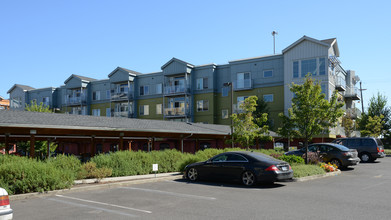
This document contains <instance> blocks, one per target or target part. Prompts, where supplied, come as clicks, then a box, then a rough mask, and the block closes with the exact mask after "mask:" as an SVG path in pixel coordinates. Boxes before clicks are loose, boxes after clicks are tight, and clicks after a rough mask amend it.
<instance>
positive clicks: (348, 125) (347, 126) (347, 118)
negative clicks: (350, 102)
mask: <svg viewBox="0 0 391 220" xmlns="http://www.w3.org/2000/svg"><path fill="white" fill-rule="evenodd" d="M355 124H356V122H355V121H353V120H352V116H351V115H350V114H349V113H348V114H346V115H344V116H343V117H342V126H343V128H344V130H345V135H346V137H351V136H352V133H353V132H354V131H355V130H356V129H355V127H356V126H355Z"/></svg>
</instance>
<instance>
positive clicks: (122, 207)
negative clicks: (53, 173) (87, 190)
mask: <svg viewBox="0 0 391 220" xmlns="http://www.w3.org/2000/svg"><path fill="white" fill-rule="evenodd" d="M56 196H57V197H61V198H67V199H73V200H78V201H82V202H89V203H94V204H99V205H105V206H111V207H116V208H121V209H128V210H132V211H138V212H144V213H148V214H150V213H152V212H151V211H147V210H142V209H135V208H130V207H125V206H120V205H114V204H109V203H104V202H97V201H92V200H86V199H79V198H75V197H69V196H63V195H56Z"/></svg>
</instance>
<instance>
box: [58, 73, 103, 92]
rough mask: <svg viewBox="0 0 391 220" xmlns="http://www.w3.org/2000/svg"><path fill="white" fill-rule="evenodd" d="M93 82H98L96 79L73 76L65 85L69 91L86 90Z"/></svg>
mask: <svg viewBox="0 0 391 220" xmlns="http://www.w3.org/2000/svg"><path fill="white" fill-rule="evenodd" d="M92 81H96V79H93V78H89V77H85V76H79V75H75V74H72V75H71V76H70V77H69V78H68V79H67V80H65V82H64V84H65V88H67V89H76V88H86V87H87V85H88V84H89V83H90V82H92Z"/></svg>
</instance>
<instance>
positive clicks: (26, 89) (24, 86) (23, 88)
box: [7, 84, 35, 93]
mask: <svg viewBox="0 0 391 220" xmlns="http://www.w3.org/2000/svg"><path fill="white" fill-rule="evenodd" d="M16 87H18V88H21V89H22V90H23V91H30V90H33V89H35V88H33V87H31V86H26V85H20V84H15V85H13V86H12V87H11V88H10V89H9V90H8V92H7V93H11V92H12V90H14V89H15V88H16Z"/></svg>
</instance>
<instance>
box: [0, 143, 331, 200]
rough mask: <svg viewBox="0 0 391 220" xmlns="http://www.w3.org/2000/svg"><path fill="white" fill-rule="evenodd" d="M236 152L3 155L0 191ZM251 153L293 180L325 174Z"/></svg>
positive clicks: (178, 167)
mask: <svg viewBox="0 0 391 220" xmlns="http://www.w3.org/2000/svg"><path fill="white" fill-rule="evenodd" d="M238 150H243V149H240V148H226V149H207V150H204V151H198V152H197V153H195V154H190V153H181V152H179V151H177V150H165V151H152V152H143V151H118V152H115V153H110V154H101V155H97V156H95V157H93V158H91V160H90V161H89V162H87V163H81V162H80V161H79V160H78V159H77V158H76V157H74V156H65V155H58V156H57V157H55V158H50V159H49V160H44V161H39V160H33V159H29V158H26V157H18V156H9V155H5V156H1V157H0V187H2V188H5V189H6V190H7V191H8V193H9V194H11V195H12V194H21V193H30V192H44V191H50V190H58V189H65V188H70V187H72V185H73V184H74V181H75V180H77V179H85V178H97V179H102V178H105V177H120V176H133V175H143V174H152V173H154V172H153V171H152V164H159V170H158V173H169V172H181V171H183V169H184V167H185V166H186V165H188V164H190V163H194V162H198V161H205V160H207V159H209V158H211V157H213V156H215V155H217V154H219V153H222V152H226V151H238ZM253 151H256V152H261V153H264V154H267V155H270V156H273V157H275V158H278V159H280V160H284V161H287V162H288V163H290V164H291V166H292V169H293V170H294V177H295V178H300V177H305V176H312V175H319V174H324V173H326V169H325V168H324V167H323V168H322V167H320V166H319V165H305V164H304V160H303V159H302V158H301V157H298V156H286V155H284V154H283V152H282V151H275V150H253Z"/></svg>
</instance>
